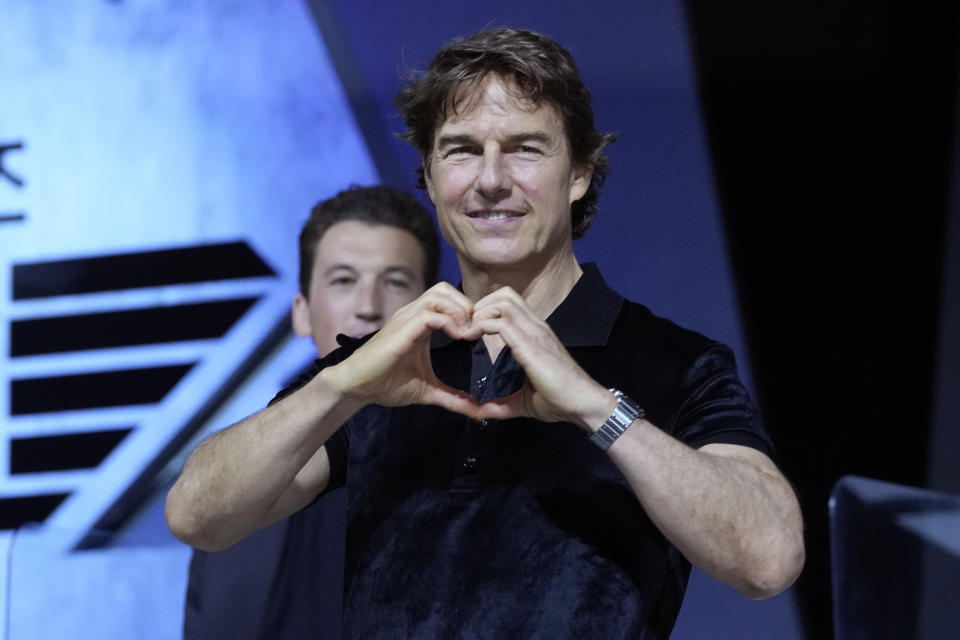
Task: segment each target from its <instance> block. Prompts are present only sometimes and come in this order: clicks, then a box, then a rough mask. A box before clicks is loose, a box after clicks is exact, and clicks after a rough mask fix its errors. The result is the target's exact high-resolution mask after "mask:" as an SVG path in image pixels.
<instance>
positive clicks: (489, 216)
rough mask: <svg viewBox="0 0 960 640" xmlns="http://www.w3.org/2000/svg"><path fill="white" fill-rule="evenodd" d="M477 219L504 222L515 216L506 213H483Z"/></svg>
mask: <svg viewBox="0 0 960 640" xmlns="http://www.w3.org/2000/svg"><path fill="white" fill-rule="evenodd" d="M476 217H477V218H483V219H484V220H503V219H504V218H512V217H513V216H512V215H511V214H510V213H508V212H506V211H481V212H479V213H478V214H477V215H476Z"/></svg>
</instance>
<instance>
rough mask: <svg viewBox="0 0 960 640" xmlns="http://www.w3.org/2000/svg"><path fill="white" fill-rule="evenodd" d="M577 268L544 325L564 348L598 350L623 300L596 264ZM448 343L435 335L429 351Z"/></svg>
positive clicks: (603, 342) (605, 341) (445, 339)
mask: <svg viewBox="0 0 960 640" xmlns="http://www.w3.org/2000/svg"><path fill="white" fill-rule="evenodd" d="M580 268H581V269H583V275H581V276H580V278H579V279H578V280H577V282H576V284H574V285H573V289H571V290H570V293H568V294H567V297H566V298H564V299H563V302H561V303H560V306H558V307H557V308H556V309H554V310H553V313H551V314H550V316H549V317H548V318H547V324H548V325H550V328H551V329H553V332H554V333H555V334H556V335H557V337H558V338H559V339H560V342H561V343H562V344H563V345H564V346H565V347H592V346H602V345H604V344H606V343H607V339H608V338H609V337H610V332H611V331H612V330H613V325H614V322H616V320H617V315H619V313H620V307H621V306H622V304H623V296H621V295H620V294H619V293H617V292H616V291H614V290H613V289H611V288H610V287H609V286H608V285H607V283H606V282H605V281H604V279H603V276H602V275H600V270H599V269H598V268H597V265H596V264H594V263H592V262H586V263H584V264H581V265H580ZM451 342H452V339H451V338H450V336H448V335H447V334H445V333H444V332H443V331H435V332H434V333H433V335H432V336H431V340H430V347H431V348H432V349H437V348H440V347H444V346H446V345H448V344H450V343H451Z"/></svg>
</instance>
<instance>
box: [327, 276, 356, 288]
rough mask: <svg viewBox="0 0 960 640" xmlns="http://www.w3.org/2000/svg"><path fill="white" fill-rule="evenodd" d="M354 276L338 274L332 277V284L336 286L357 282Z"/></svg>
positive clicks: (345, 285)
mask: <svg viewBox="0 0 960 640" xmlns="http://www.w3.org/2000/svg"><path fill="white" fill-rule="evenodd" d="M355 280H356V279H355V278H353V277H352V276H337V277H335V278H331V279H330V284H331V285H332V286H335V287H347V286H350V285H351V284H353V283H354V282H355Z"/></svg>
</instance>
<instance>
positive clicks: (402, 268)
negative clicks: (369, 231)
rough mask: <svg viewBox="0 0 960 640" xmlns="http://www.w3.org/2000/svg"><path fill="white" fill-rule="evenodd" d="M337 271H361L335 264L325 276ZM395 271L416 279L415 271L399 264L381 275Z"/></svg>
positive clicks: (382, 271)
mask: <svg viewBox="0 0 960 640" xmlns="http://www.w3.org/2000/svg"><path fill="white" fill-rule="evenodd" d="M337 271H349V272H351V273H359V271H360V270H359V269H357V268H356V267H354V266H353V265H350V264H343V263H341V264H333V265H330V266H329V267H327V268H326V269H324V271H323V275H324V276H329V275H331V274H333V273H336V272H337ZM393 271H400V272H401V273H403V274H404V275H406V276H409V277H410V278H413V277H414V274H413V271H412V270H411V269H409V268H408V267H405V266H403V265H399V264H395V265H394V264H392V265H388V266H387V267H386V268H384V269H382V270H381V271H380V273H390V272H393Z"/></svg>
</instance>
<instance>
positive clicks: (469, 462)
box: [463, 456, 477, 471]
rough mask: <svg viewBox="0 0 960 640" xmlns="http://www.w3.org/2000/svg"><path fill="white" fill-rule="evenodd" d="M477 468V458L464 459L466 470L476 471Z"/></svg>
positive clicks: (468, 457)
mask: <svg viewBox="0 0 960 640" xmlns="http://www.w3.org/2000/svg"><path fill="white" fill-rule="evenodd" d="M476 466H477V458H476V456H467V457H466V458H464V459H463V468H464V469H467V470H468V471H469V470H470V469H475V468H476Z"/></svg>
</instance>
